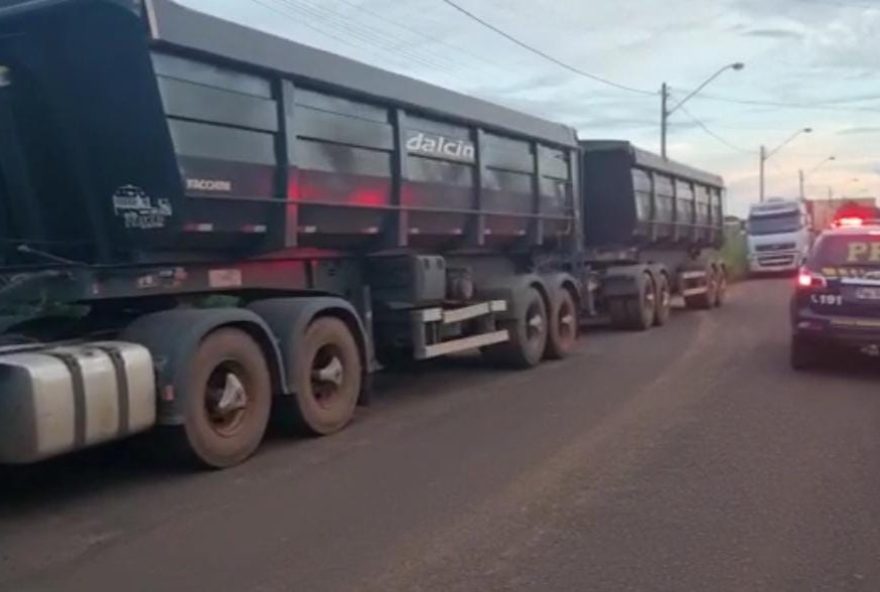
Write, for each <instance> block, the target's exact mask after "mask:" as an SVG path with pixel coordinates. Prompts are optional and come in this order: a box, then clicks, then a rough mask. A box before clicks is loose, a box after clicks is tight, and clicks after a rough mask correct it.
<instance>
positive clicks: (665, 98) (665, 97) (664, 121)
mask: <svg viewBox="0 0 880 592" xmlns="http://www.w3.org/2000/svg"><path fill="white" fill-rule="evenodd" d="M745 67H746V65H745V64H743V63H742V62H735V63H733V64H728V65H726V66H724V67H723V68H721V69H720V70H718V71H717V72H715V73H714V74H712V76H710V77H709V78H707V79H706V81H705V82H704V83H703V84H701V85H700V86H698V87H697V88H695V89H694V90H692V91H691V92H690V93H689V94H688V95H687V96H686V97H685V98H683V99H682V100H680V101H679V102H678V104H676V105H675V106H674V107H672V108H671V109H670V108H669V85H668V84H666V83H665V82H664V83H663V87H662V88H661V90H660V95H661V97H662V102H661V111H660V113H661V115H660V154H661V155H662V156H663V158H666V136H667V133H668V130H669V116H670V115H672V114H673V113H675V112H676V111H678V110H679V109H680V108H681V106H682V105H684V104H685V103H687V102H688V101H690V100H691V99H692V98H694V97H695V96H696V95H697V94H698V93H699V92H700V91H701V90H703V89H704V88H706V87H707V86H709V83H711V82H712V81H713V80H715V79H716V78H718V77H719V76H721V75H722V74H724V73H725V72H726V71H728V70H734V71H737V72H738V71H740V70H742V69H743V68H745Z"/></svg>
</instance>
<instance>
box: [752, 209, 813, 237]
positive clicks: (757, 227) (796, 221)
mask: <svg viewBox="0 0 880 592" xmlns="http://www.w3.org/2000/svg"><path fill="white" fill-rule="evenodd" d="M802 227H803V223H802V221H801V215H800V213H799V212H786V213H784V214H775V215H772V216H751V217H750V218H749V222H748V233H749V234H751V235H762V234H781V233H783V232H796V231H798V230H800V229H801V228H802Z"/></svg>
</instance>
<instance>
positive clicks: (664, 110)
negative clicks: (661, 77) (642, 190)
mask: <svg viewBox="0 0 880 592" xmlns="http://www.w3.org/2000/svg"><path fill="white" fill-rule="evenodd" d="M660 96H661V97H662V99H661V101H660V155H661V156H662V157H663V159H664V160H666V128H667V126H668V125H669V86H668V85H667V84H666V83H665V82H664V83H663V88H661V89H660Z"/></svg>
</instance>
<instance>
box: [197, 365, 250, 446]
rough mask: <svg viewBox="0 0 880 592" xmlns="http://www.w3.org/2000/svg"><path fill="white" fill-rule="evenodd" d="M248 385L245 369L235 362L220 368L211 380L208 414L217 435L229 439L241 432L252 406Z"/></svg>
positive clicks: (206, 394)
mask: <svg viewBox="0 0 880 592" xmlns="http://www.w3.org/2000/svg"><path fill="white" fill-rule="evenodd" d="M246 384H247V378H246V375H245V373H244V370H243V368H242V367H241V366H240V365H239V364H237V363H236V362H232V361H227V362H223V363H222V364H219V365H218V366H217V367H216V368H214V370H213V371H212V372H211V374H210V376H208V381H207V383H206V385H205V412H206V413H207V417H208V424H209V425H210V426H211V429H212V430H213V431H214V432H215V433H216V434H217V435H219V436H222V437H225V438H229V437H232V436H234V435H235V434H236V433H237V432H238V431H239V430H240V429H241V426H242V424H243V423H244V421H245V418H246V417H247V415H248V412H249V410H250V404H251V397H250V396H249V395H248V392H247V388H246V386H245V385H246Z"/></svg>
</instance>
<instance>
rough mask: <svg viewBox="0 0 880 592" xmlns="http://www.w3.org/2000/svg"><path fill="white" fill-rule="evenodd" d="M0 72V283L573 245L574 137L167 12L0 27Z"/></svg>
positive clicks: (167, 6)
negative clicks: (31, 260)
mask: <svg viewBox="0 0 880 592" xmlns="http://www.w3.org/2000/svg"><path fill="white" fill-rule="evenodd" d="M0 6H2V5H0ZM0 65H2V66H3V67H4V68H6V69H7V71H8V73H9V76H8V78H9V80H10V83H8V84H3V86H0V129H3V130H4V133H3V135H2V137H0V200H2V204H3V206H2V211H0V234H2V238H3V243H2V245H3V247H2V248H3V260H4V261H5V262H6V263H7V264H9V263H11V262H13V261H14V262H16V263H20V262H21V261H20V259H21V258H22V257H25V258H27V257H29V256H24V255H22V254H21V253H20V252H19V251H18V246H19V245H21V244H27V245H28V246H31V247H34V248H37V249H40V250H43V251H45V252H47V253H50V254H52V255H55V256H63V257H67V258H70V259H74V260H77V261H85V262H106V263H118V262H126V261H130V260H134V259H137V260H143V259H150V260H155V259H157V258H160V259H161V258H163V257H164V258H166V259H168V260H169V261H171V260H174V261H176V260H180V259H181V258H187V257H191V256H198V257H206V256H207V257H214V256H220V254H223V256H230V255H233V254H237V255H241V254H245V253H254V254H259V253H269V252H275V251H281V250H285V249H288V248H290V247H301V246H307V247H322V248H333V249H353V248H357V249H358V252H364V251H369V250H370V249H379V248H387V247H389V246H392V247H394V246H398V247H399V246H416V247H419V246H424V247H431V248H441V249H454V248H458V247H472V246H493V245H495V246H498V247H503V248H528V249H534V248H549V247H552V246H553V245H556V244H559V242H561V241H566V240H569V239H570V237H571V236H572V235H573V234H574V230H573V229H574V224H573V220H574V219H575V217H574V211H575V206H574V199H575V195H574V193H575V192H574V189H573V188H574V187H575V186H576V185H577V168H578V167H577V157H576V153H577V152H576V151H577V143H576V137H575V133H574V131H573V130H572V129H569V128H566V127H564V126H562V125H559V124H555V123H551V122H547V121H544V120H542V119H540V118H536V117H531V116H528V115H525V114H521V113H517V112H515V111H512V110H510V109H506V108H503V107H499V106H495V105H491V104H489V103H487V102H484V101H481V100H477V99H472V98H469V97H465V96H463V95H460V94H457V93H454V92H450V91H447V90H444V89H441V88H438V87H435V86H432V85H429V84H425V83H422V82H419V81H415V80H411V79H407V78H405V77H402V76H398V75H395V74H391V73H388V72H384V71H382V70H378V69H376V68H372V67H370V66H366V65H364V64H360V63H357V62H355V61H352V60H348V59H345V58H341V57H338V56H334V55H331V54H328V53H326V52H322V51H318V50H315V49H313V48H309V47H306V46H303V45H300V44H297V43H294V42H292V41H289V40H286V39H283V38H279V37H274V36H271V35H268V34H265V33H261V32H258V31H255V30H252V29H249V28H247V27H244V26H241V25H238V24H235V23H230V22H226V21H223V20H220V19H217V18H214V17H211V16H207V15H204V14H201V13H198V12H195V11H192V10H189V9H187V8H184V7H182V6H179V5H177V4H175V3H174V2H171V1H170V0H146V2H144V3H143V4H142V5H135V4H133V3H132V2H128V1H123V0H119V1H116V0H54V1H53V0H46V1H39V0H36V1H33V2H25V3H21V4H16V5H14V6H7V7H6V8H0ZM13 203H15V204H16V207H15V208H13V207H12V204H13Z"/></svg>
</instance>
